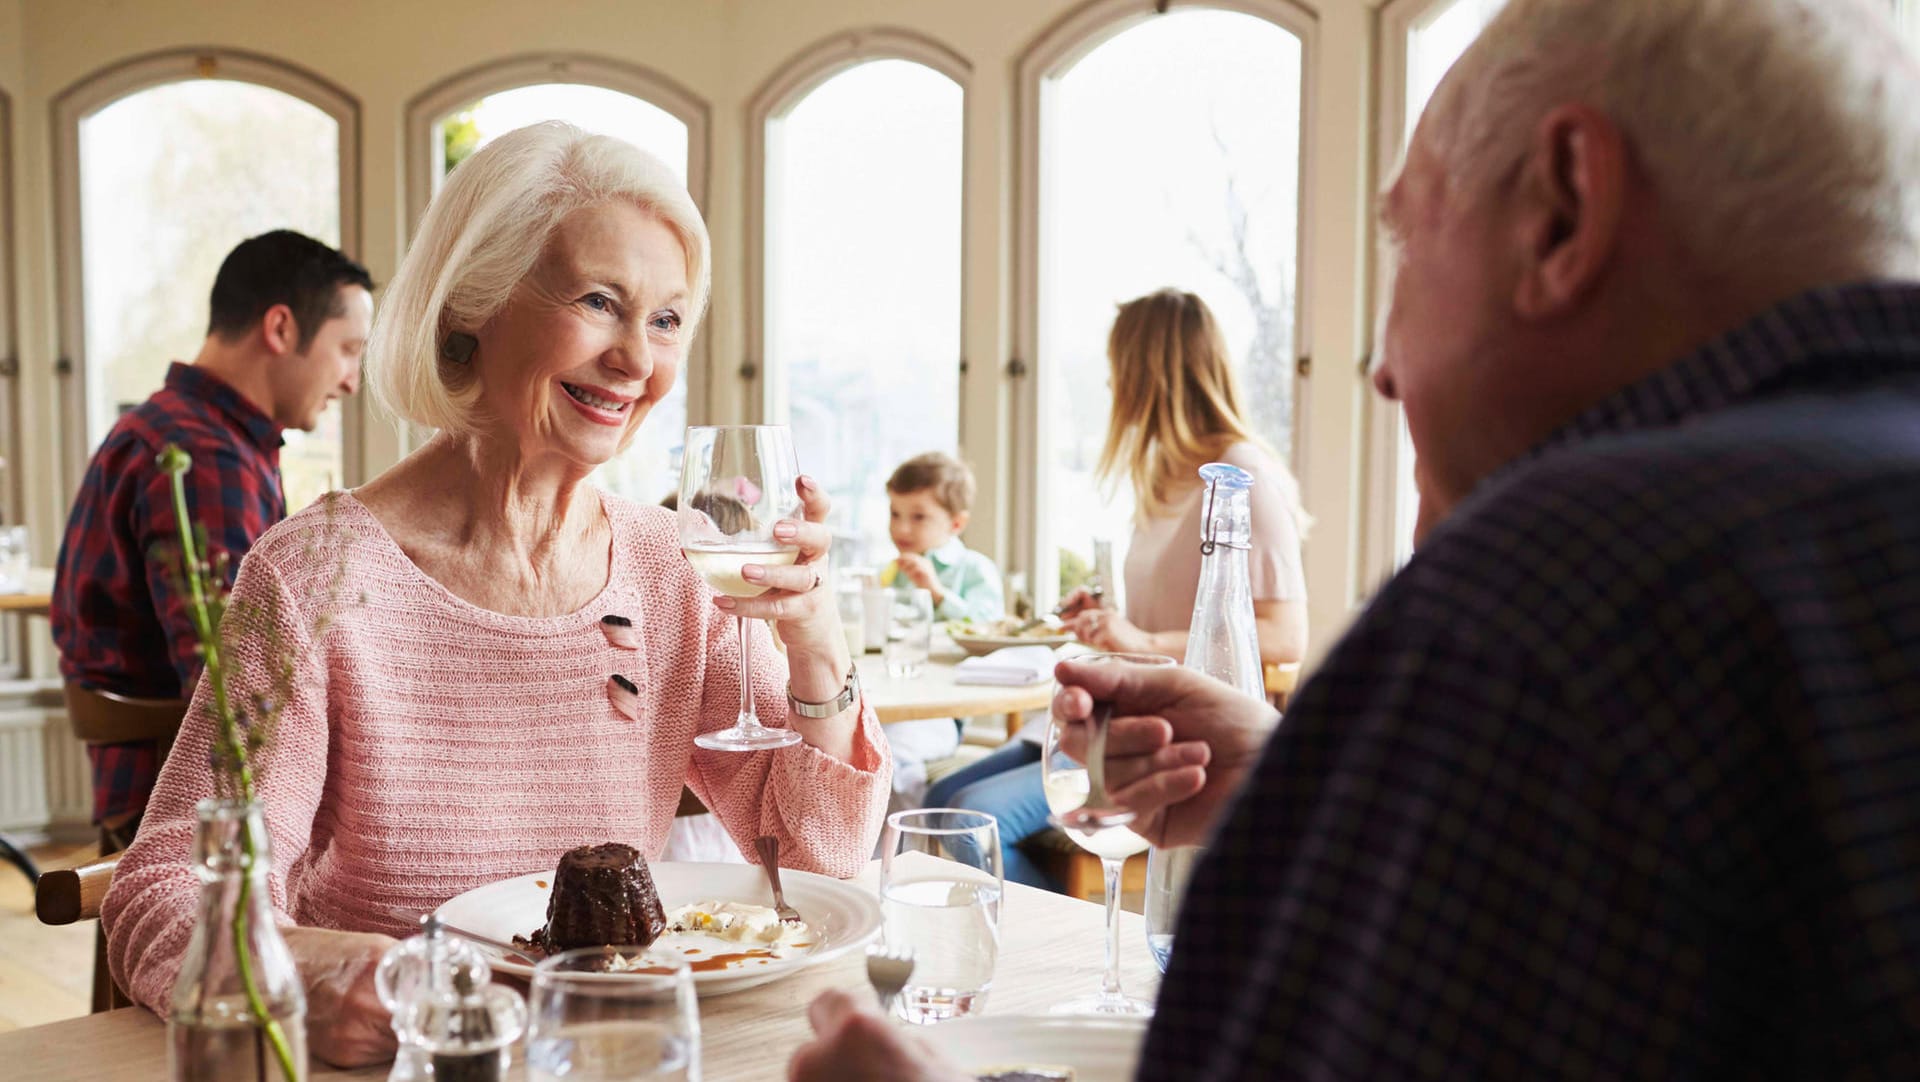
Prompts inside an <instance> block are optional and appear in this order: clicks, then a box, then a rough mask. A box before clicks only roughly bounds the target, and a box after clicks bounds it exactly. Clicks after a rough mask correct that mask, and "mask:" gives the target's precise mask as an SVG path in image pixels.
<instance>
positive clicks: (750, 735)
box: [677, 425, 800, 751]
mask: <svg viewBox="0 0 1920 1082" xmlns="http://www.w3.org/2000/svg"><path fill="white" fill-rule="evenodd" d="M799 477H800V467H799V464H798V463H796V462H795V461H794V457H793V435H792V433H790V432H789V431H788V430H787V427H786V426H785V425H721V426H705V427H694V428H689V429H687V445H686V452H685V457H684V458H683V459H682V460H681V465H680V507H679V510H678V512H677V513H678V515H679V521H680V550H681V551H682V552H684V553H685V554H686V557H687V562H688V563H690V564H692V565H693V569H694V570H695V571H697V572H699V573H700V577H702V578H704V579H706V580H707V585H709V586H711V587H713V588H714V589H715V590H717V591H719V592H720V593H723V594H725V595H727V596H728V597H758V596H760V595H761V594H764V593H766V592H767V591H768V590H769V589H771V587H767V586H762V585H758V584H756V583H751V582H748V581H747V580H746V579H745V578H743V577H741V574H740V572H741V569H742V568H744V567H746V566H747V565H748V564H758V565H760V566H763V567H785V566H787V565H790V564H792V563H794V562H795V561H796V560H798V559H799V558H800V550H799V549H796V548H793V547H792V546H789V545H783V544H781V543H780V542H779V541H776V540H774V536H773V527H774V525H775V524H776V523H779V522H781V521H783V520H788V519H794V518H797V517H798V515H799V513H800V495H799V492H798V490H796V489H795V488H794V484H795V482H796V481H798V480H799ZM733 623H734V628H735V630H736V631H737V632H738V633H739V636H740V715H739V717H738V718H736V719H735V720H734V723H733V728H731V729H723V730H721V731H719V732H714V733H701V734H700V735H698V736H696V737H694V738H693V742H694V743H695V744H697V745H699V746H700V747H703V748H711V749H714V750H716V751H760V750H762V749H765V748H783V747H786V746H787V745H788V744H797V743H799V742H800V734H799V733H798V732H796V731H795V730H793V729H775V728H770V727H768V726H766V725H762V724H761V723H760V718H759V716H758V715H757V714H755V713H754V710H753V648H752V647H753V644H752V642H751V640H750V638H749V636H748V635H747V621H746V618H745V617H743V616H737V615H736V616H735V617H734V618H733Z"/></svg>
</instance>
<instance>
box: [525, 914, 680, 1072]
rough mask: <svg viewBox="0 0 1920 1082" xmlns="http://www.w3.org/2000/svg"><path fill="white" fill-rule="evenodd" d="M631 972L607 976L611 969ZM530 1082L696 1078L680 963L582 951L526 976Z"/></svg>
mask: <svg viewBox="0 0 1920 1082" xmlns="http://www.w3.org/2000/svg"><path fill="white" fill-rule="evenodd" d="M632 963H637V968H634V969H630V970H625V971H621V972H610V971H609V966H611V965H624V964H632ZM529 999H530V1001H531V1013H532V1022H531V1025H530V1027H529V1029H528V1031H527V1077H528V1078H529V1079H531V1080H533V1082H559V1080H561V1079H565V1080H566V1082H626V1080H632V1079H667V1080H672V1082H698V1080H699V1078H700V1008H699V1004H698V1001H697V1000H696V999H695V998H694V991H693V973H692V971H691V970H689V969H688V968H687V963H686V960H685V959H683V958H675V957H670V956H658V955H651V954H647V955H634V954H632V953H631V952H628V951H623V950H621V949H620V948H617V947H584V948H581V949H580V950H571V951H567V952H565V953H563V954H556V955H554V956H553V957H551V958H548V959H546V960H545V961H543V962H541V963H540V964H539V965H537V966H535V967H534V969H533V985H532V990H531V993H530V995H529Z"/></svg>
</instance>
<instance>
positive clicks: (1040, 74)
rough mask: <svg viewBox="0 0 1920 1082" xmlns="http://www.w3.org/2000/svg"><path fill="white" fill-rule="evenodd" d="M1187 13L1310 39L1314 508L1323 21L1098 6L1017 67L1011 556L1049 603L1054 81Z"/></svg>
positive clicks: (1093, 2) (1301, 271)
mask: <svg viewBox="0 0 1920 1082" xmlns="http://www.w3.org/2000/svg"><path fill="white" fill-rule="evenodd" d="M1177 11H1227V12H1233V13H1236V14H1241V15H1250V16H1252V17H1254V18H1256V19H1261V20H1263V21H1265V22H1268V23H1271V24H1272V25H1274V26H1276V27H1278V28H1279V29H1281V30H1284V31H1286V32H1287V33H1289V34H1292V35H1293V36H1294V37H1295V38H1297V39H1298V40H1299V42H1300V128H1299V131H1300V145H1299V159H1298V160H1299V166H1298V173H1299V177H1300V191H1299V200H1300V205H1299V209H1298V212H1297V213H1298V221H1299V227H1298V229H1297V230H1296V236H1295V252H1294V261H1295V262H1294V266H1295V275H1294V282H1295V287H1294V297H1293V308H1294V313H1293V328H1294V330H1293V343H1294V386H1293V446H1292V447H1291V448H1290V449H1289V450H1290V451H1291V453H1292V463H1291V465H1292V470H1293V474H1294V476H1295V477H1296V478H1298V479H1299V484H1300V495H1301V500H1302V501H1303V502H1304V503H1305V504H1306V505H1307V506H1308V507H1311V506H1312V505H1313V504H1312V501H1313V493H1312V492H1311V491H1310V482H1309V478H1310V477H1311V475H1312V471H1311V469H1310V468H1309V463H1308V459H1309V457H1310V456H1311V449H1312V445H1313V439H1312V430H1313V418H1312V411H1311V410H1309V409H1308V408H1307V403H1308V400H1309V391H1308V384H1309V381H1310V380H1311V378H1312V365H1313V362H1312V352H1311V344H1312V342H1313V327H1312V325H1311V316H1312V305H1311V304H1310V303H1309V297H1310V296H1311V295H1312V293H1313V275H1312V274H1311V273H1310V269H1311V268H1312V267H1313V265H1314V264H1313V262H1312V260H1313V255H1314V252H1315V251H1316V246H1317V243H1318V234H1319V226H1318V223H1317V222H1315V220H1314V209H1315V207H1316V205H1317V204H1318V202H1319V197H1318V192H1317V189H1318V186H1319V175H1318V172H1317V171H1316V170H1315V169H1314V168H1313V165H1314V157H1313V154H1312V148H1313V146H1314V144H1315V139H1316V135H1317V127H1318V117H1319V102H1318V96H1319V66H1320V48H1319V44H1320V42H1319V36H1320V17H1319V13H1318V12H1316V11H1315V10H1314V9H1312V8H1310V7H1308V6H1306V5H1305V4H1303V3H1297V2H1295V0H1156V2H1155V3H1153V4H1150V5H1149V4H1142V3H1140V2H1139V0H1088V2H1087V3H1085V4H1083V5H1081V6H1080V7H1078V8H1075V9H1073V10H1072V11H1069V12H1068V13H1067V14H1066V15H1064V16H1062V17H1061V18H1060V19H1058V20H1057V21H1055V22H1054V23H1053V24H1052V25H1051V26H1050V27H1048V28H1047V29H1046V30H1045V31H1042V32H1041V34H1040V35H1039V37H1037V38H1036V39H1034V41H1033V43H1032V44H1030V45H1029V46H1027V48H1026V49H1025V51H1023V52H1022V53H1021V54H1020V57H1019V60H1018V61H1017V63H1016V66H1015V71H1016V77H1015V97H1016V101H1015V115H1014V143H1013V159H1014V160H1013V178H1014V191H1013V199H1014V212H1013V213H1014V231H1015V232H1014V258H1013V266H1012V289H1011V291H1010V292H1011V296H1012V312H1011V317H1012V320H1011V322H1012V327H1013V350H1014V352H1013V356H1012V357H1011V358H1009V360H1008V361H1007V365H1006V369H1005V373H1004V375H1005V379H1006V381H1007V383H1008V384H1009V385H1010V386H1009V391H1010V395H1011V398H1012V418H1013V431H1012V433H1011V436H1012V441H1011V442H1012V445H1013V446H1012V463H1013V469H1012V471H1011V473H1012V476H1013V492H1012V500H1011V511H1012V519H1013V522H1012V536H1013V537H1014V538H1016V539H1017V541H1016V544H1015V545H1014V547H1013V550H1012V556H1013V559H1012V560H1011V561H1010V566H1009V567H1008V570H1009V571H1020V572H1024V573H1025V574H1026V575H1027V577H1028V583H1029V590H1030V591H1031V593H1032V594H1033V597H1034V600H1035V602H1036V604H1038V605H1041V606H1045V605H1048V604H1050V603H1051V602H1052V601H1053V600H1055V598H1054V597H1053V595H1054V594H1055V593H1057V592H1058V590H1057V585H1058V577H1059V576H1058V566H1057V564H1058V554H1057V553H1056V552H1054V551H1052V546H1050V545H1047V544H1043V543H1042V541H1043V538H1042V534H1043V533H1044V532H1045V531H1044V527H1043V519H1044V517H1045V516H1044V515H1043V514H1042V513H1041V508H1042V506H1043V505H1044V503H1045V501H1046V498H1047V490H1048V487H1049V477H1048V471H1047V470H1046V469H1045V468H1044V466H1045V463H1044V462H1043V460H1042V455H1041V448H1042V447H1043V446H1044V445H1045V443H1046V441H1045V440H1044V439H1043V438H1042V437H1043V435H1044V434H1045V428H1046V426H1048V425H1049V422H1048V420H1047V415H1048V413H1049V412H1050V411H1049V410H1048V409H1047V408H1046V407H1047V405H1048V403H1046V402H1044V401H1042V400H1043V399H1044V398H1046V397H1048V394H1047V390H1046V386H1047V382H1048V381H1047V380H1046V379H1044V378H1043V376H1044V373H1042V372H1041V371H1040V367H1041V365H1040V356H1039V354H1040V320H1041V311H1040V309H1041V298H1040V235H1041V222H1040V219H1041V214H1042V213H1043V212H1044V209H1045V208H1043V207H1042V206H1041V192H1042V191H1043V187H1044V185H1043V180H1042V177H1041V167H1042V165H1043V161H1044V156H1043V147H1042V140H1043V138H1044V135H1045V128H1046V126H1047V122H1048V117H1049V114H1050V112H1051V110H1052V99H1053V84H1054V82H1055V81H1056V80H1058V79H1059V78H1061V77H1062V76H1064V75H1065V74H1066V73H1068V72H1069V71H1071V70H1072V69H1073V68H1074V66H1075V65H1077V64H1078V63H1079V62H1080V61H1081V60H1084V59H1085V58H1086V57H1087V56H1089V55H1090V54H1092V53H1093V52H1094V51H1095V50H1097V49H1099V48H1100V47H1101V46H1102V45H1105V44H1106V43H1107V42H1108V41H1110V40H1112V39H1113V38H1114V37H1116V36H1118V35H1119V34H1120V33H1122V32H1123V31H1126V30H1130V29H1132V28H1133V27H1135V26H1138V25H1140V24H1141V23H1144V22H1146V21H1148V20H1150V19H1154V18H1158V17H1160V16H1162V15H1167V14H1172V13H1174V12H1177Z"/></svg>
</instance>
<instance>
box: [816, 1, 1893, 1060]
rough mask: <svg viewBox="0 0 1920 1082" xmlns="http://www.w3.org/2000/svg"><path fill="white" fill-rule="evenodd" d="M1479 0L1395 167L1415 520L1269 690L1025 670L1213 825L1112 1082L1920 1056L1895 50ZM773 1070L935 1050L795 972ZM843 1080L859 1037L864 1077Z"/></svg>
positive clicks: (1396, 316) (1392, 217)
mask: <svg viewBox="0 0 1920 1082" xmlns="http://www.w3.org/2000/svg"><path fill="white" fill-rule="evenodd" d="M1885 7H1886V5H1885V4H1884V3H1879V2H1876V0H1512V2H1511V3H1509V4H1508V6H1507V7H1506V9H1505V10H1504V12H1503V13H1502V14H1501V15H1500V16H1499V17H1498V18H1496V19H1495V20H1494V22H1493V23H1492V24H1491V25H1490V26H1489V28H1488V29H1487V31H1486V33H1485V34H1484V35H1483V36H1482V38H1481V39H1480V40H1479V41H1478V42H1477V43H1476V44H1475V45H1474V46H1473V47H1472V48H1471V49H1469V50H1468V52H1467V53H1466V55H1465V56H1464V57H1463V58H1462V60H1461V61H1460V63H1459V64H1458V65H1457V66H1456V67H1455V68H1454V70H1453V71H1452V72H1451V73H1450V74H1449V76H1448V77H1447V79H1446V81H1445V83H1444V84H1443V85H1442V86H1441V88H1440V90H1439V92H1438V93H1437V94H1436V95H1435V97H1434V100H1433V104H1432V105H1431V107H1430V108H1429V109H1428V111H1427V113H1426V115H1425V116H1424V117H1423V118H1422V120H1421V123H1420V126H1419V130H1418V132H1417V133H1416V135H1415V137H1414V139H1413V142H1412V145H1411V147H1410V148H1409V150H1408V153H1407V158H1406V161H1405V163H1404V165H1403V167H1402V169H1401V171H1400V173H1399V175H1398V176H1397V177H1396V178H1395V180H1394V181H1393V183H1392V185H1391V186H1390V188H1389V190H1388V192H1387V194H1386V197H1385V200H1384V203H1383V206H1382V212H1383V219H1384V224H1385V226H1386V229H1387V231H1388V233H1389V235H1390V236H1391V238H1392V252H1391V255H1390V257H1389V258H1390V259H1391V260H1392V264H1393V267H1392V269H1393V274H1392V278H1393V295H1392V297H1391V300H1390V303H1389V311H1388V313H1387V315H1386V317H1385V322H1384V325H1383V338H1382V342H1381V346H1382V361H1381V363H1380V366H1379V370H1378V372H1377V374H1376V377H1375V382H1376V384H1377V386H1378V387H1379V389H1380V391H1381V392H1382V393H1384V394H1386V395H1388V396H1389V397H1392V398H1396V399H1398V400H1400V401H1402V402H1403V403H1405V405H1406V411H1407V420H1408V423H1409V425H1410V426H1411V429H1412V434H1413V440H1414V444H1415V447H1416V448H1417V450H1418V452H1419V455H1420V463H1421V470H1420V476H1421V479H1422V490H1423V491H1422V495H1423V499H1424V500H1425V501H1426V511H1427V513H1426V514H1425V515H1424V516H1423V518H1424V519H1425V520H1426V526H1427V530H1426V533H1425V536H1424V537H1423V539H1422V545H1421V549H1420V551H1419V554H1418V555H1417V556H1416V557H1415V558H1414V559H1413V561H1412V562H1411V563H1410V564H1409V565H1408V566H1407V568H1406V569H1405V570H1404V571H1403V572H1402V573H1401V574H1400V575H1398V576H1397V577H1396V578H1395V579H1394V580H1393V581H1392V582H1391V583H1390V584H1389V585H1388V586H1387V587H1385V588H1384V589H1383V590H1382V591H1381V593H1380V594H1379V596H1378V597H1377V598H1376V599H1375V600H1374V602H1373V603H1372V605H1370V606H1369V607H1368V609H1367V611H1366V612H1365V613H1364V614H1363V615H1362V616H1361V617H1360V618H1359V620H1358V621H1357V622H1356V624H1355V626H1354V627H1353V629H1352V631H1351V632H1350V633H1349V634H1348V635H1347V636H1346V638H1345V639H1344V640H1343V641H1342V642H1341V643H1339V644H1338V646H1336V647H1335V649H1334V650H1333V652H1332V653H1331V655H1330V656H1329V657H1328V658H1327V660H1326V661H1325V663H1324V664H1323V665H1322V667H1321V669H1320V671H1319V672H1318V674H1316V675H1315V676H1314V678H1313V679H1312V680H1310V681H1309V682H1308V683H1307V684H1306V685H1305V686H1304V687H1303V688H1302V689H1301V692H1300V694H1299V695H1298V696H1297V698H1296V700H1295V702H1294V704H1293V706H1292V708H1291V709H1290V710H1289V711H1288V714H1287V717H1286V720H1285V723H1284V724H1282V725H1281V726H1280V727H1279V729H1278V731H1277V733H1276V735H1274V736H1273V738H1272V739H1271V741H1270V742H1269V741H1266V740H1264V739H1263V736H1264V733H1265V728H1264V723H1266V722H1267V721H1269V720H1270V716H1269V715H1266V714H1265V713H1264V710H1263V708H1262V707H1261V706H1260V705H1259V704H1256V703H1253V702H1250V701H1248V700H1244V699H1240V698H1237V697H1235V696H1234V695H1232V694H1231V693H1230V692H1228V691H1226V690H1225V689H1223V688H1221V687H1219V686H1218V685H1215V684H1212V683H1210V682H1208V681H1206V680H1205V679H1204V678H1203V677H1201V676H1199V675H1197V674H1193V673H1188V672H1185V671H1173V672H1160V673H1149V672H1145V671H1133V672H1127V671H1124V670H1120V671H1116V669H1115V668H1114V667H1101V666H1087V667H1079V666H1075V665H1073V664H1071V663H1069V664H1065V665H1062V666H1061V672H1060V675H1061V678H1062V682H1063V684H1065V685H1066V687H1065V688H1064V690H1063V691H1062V692H1061V693H1060V696H1059V697H1058V698H1057V699H1056V701H1055V706H1054V708H1055V710H1056V712H1057V713H1059V714H1060V715H1061V716H1062V717H1066V718H1072V719H1077V718H1081V717H1084V716H1086V715H1087V713H1088V712H1089V710H1090V707H1091V703H1092V700H1093V699H1096V698H1097V699H1102V700H1107V701H1111V702H1113V703H1114V705H1115V717H1116V720H1115V721H1114V723H1113V729H1112V732H1111V736H1110V742H1109V746H1108V751H1109V755H1110V764H1109V767H1108V776H1109V778H1112V779H1117V780H1118V782H1119V788H1118V789H1117V791H1116V794H1115V795H1116V797H1117V799H1119V800H1120V801H1121V802H1122V803H1124V804H1127V805H1129V806H1130V807H1132V808H1133V809H1134V810H1136V811H1137V812H1139V813H1140V818H1139V819H1138V820H1137V821H1136V823H1135V827H1136V829H1139V830H1141V831H1142V832H1143V833H1145V834H1146V835H1147V836H1148V837H1150V838H1152V839H1153V840H1155V841H1156V842H1161V843H1170V844H1183V843H1195V842H1201V841H1208V840H1209V839H1210V841H1209V845H1210V850H1209V855H1208V857H1207V858H1206V860H1204V861H1203V862H1202V864H1201V866H1200V868H1199V870H1198V871H1197V872H1196V874H1195V877H1194V879H1193V881H1192V883H1191V884H1190V887H1189V893H1188V895H1187V900H1186V909H1185V913H1184V914H1183V917H1182V920H1181V923H1180V926H1179V931H1178V937H1177V946H1176V948H1175V951H1174V954H1173V959H1172V964H1171V968H1170V969H1169V970H1168V972H1167V976H1166V981H1165V984H1164V985H1163V986H1162V989H1161V993H1160V999H1159V1005H1158V1014H1157V1015H1156V1016H1155V1018H1154V1020H1153V1024H1152V1029H1151V1031H1150V1035H1149V1038H1148V1041H1147V1046H1146V1050H1145V1053H1144V1058H1143V1061H1142V1065H1141V1068H1140V1075H1139V1077H1141V1078H1142V1079H1152V1080H1160V1079H1169V1080H1171V1079H1208V1080H1214V1082H1217V1080H1223V1079H1253V1078H1259V1079H1276V1080H1279V1079H1285V1080H1295V1079H1405V1078H1442V1077H1445V1078H1471V1079H1508V1078H1511V1079H1521V1078H1527V1079H1532V1078H1580V1079H1622V1080H1624V1079H1653V1078H1660V1079H1674V1078H1682V1079H1708V1078H1712V1079H1721V1078H1724V1079H1776V1078H1777V1079H1786V1078H1801V1079H1815V1078H1818V1079H1828V1078H1832V1079H1840V1078H1846V1079H1893V1078H1902V1079H1909V1078H1915V1077H1920V499H1916V495H1915V494H1916V493H1917V492H1920V284H1916V283H1915V282H1914V281H1913V279H1914V278H1915V277H1916V271H1917V270H1920V70H1916V65H1915V62H1914V59H1913V57H1912V56H1911V55H1909V54H1907V53H1906V52H1904V51H1903V50H1902V47H1901V46H1900V45H1899V44H1898V42H1897V39H1896V38H1895V35H1894V32H1893V28H1892V27H1891V26H1890V25H1889V24H1888V22H1887V19H1886V13H1885V10H1884V9H1885ZM814 1021H815V1024H816V1027H817V1028H818V1029H819V1031H820V1037H819V1039H818V1040H817V1041H816V1042H815V1043H814V1044H812V1045H810V1046H808V1047H807V1048H805V1049H802V1050H801V1052H800V1054H799V1056H798V1057H796V1060H795V1074H796V1076H797V1077H800V1078H814V1077H825V1075H824V1074H816V1073H813V1072H814V1071H815V1070H816V1069H817V1068H818V1067H819V1066H820V1065H822V1064H826V1063H829V1062H835V1061H838V1062H839V1063H840V1064H841V1065H842V1066H841V1067H840V1068H839V1069H838V1070H837V1072H836V1074H835V1079H836V1082H849V1080H850V1079H854V1078H922V1079H931V1078H945V1077H949V1076H947V1075H944V1074H940V1073H939V1071H940V1068H938V1067H930V1066H924V1065H920V1066H914V1065H911V1064H914V1063H915V1062H916V1060H915V1055H914V1053H915V1051H916V1050H915V1049H913V1048H910V1047H909V1046H907V1045H906V1044H905V1043H903V1042H902V1041H900V1040H899V1039H897V1038H891V1037H886V1038H881V1037H876V1036H875V1035H874V1034H875V1033H876V1031H877V1030H878V1029H879V1027H878V1026H877V1024H876V1023H875V1022H874V1021H873V1020H872V1019H871V1017H870V1016H864V1015H856V1014H854V1013H853V1012H852V1011H851V1010H850V1008H849V1004H848V1001H846V1000H844V999H842V998H838V997H826V998H823V999H822V1000H821V1001H819V1002H817V1003H816V1004H815V1006H814ZM863 1070H864V1071H866V1073H861V1071H863Z"/></svg>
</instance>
